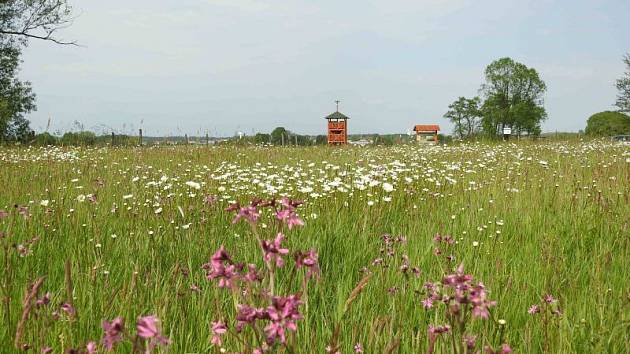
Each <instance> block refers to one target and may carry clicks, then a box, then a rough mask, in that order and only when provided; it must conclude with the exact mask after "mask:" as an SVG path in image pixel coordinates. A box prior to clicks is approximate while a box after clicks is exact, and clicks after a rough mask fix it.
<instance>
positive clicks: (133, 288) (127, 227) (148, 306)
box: [0, 141, 630, 353]
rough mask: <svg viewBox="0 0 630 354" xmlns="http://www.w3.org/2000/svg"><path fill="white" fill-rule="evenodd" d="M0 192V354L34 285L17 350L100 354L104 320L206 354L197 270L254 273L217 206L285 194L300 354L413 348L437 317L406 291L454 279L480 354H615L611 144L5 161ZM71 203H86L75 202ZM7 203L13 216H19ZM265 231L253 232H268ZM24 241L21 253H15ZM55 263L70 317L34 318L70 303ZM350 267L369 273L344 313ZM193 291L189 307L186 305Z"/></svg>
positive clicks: (77, 155) (623, 273)
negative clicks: (300, 253)
mask: <svg viewBox="0 0 630 354" xmlns="http://www.w3.org/2000/svg"><path fill="white" fill-rule="evenodd" d="M162 176H167V177H168V179H167V180H166V181H162V180H161V177H162ZM361 176H370V178H371V179H372V180H378V181H387V182H388V183H391V184H392V185H393V186H394V187H395V190H394V191H392V192H386V191H385V190H384V189H383V188H382V186H381V185H380V184H379V185H375V186H369V185H366V187H365V189H363V190H361V189H359V188H358V187H357V186H356V184H355V183H354V181H355V180H358V179H359V178H360V177H361ZM136 177H137V178H138V180H136V181H134V180H135V178H136ZM335 178H337V179H336V180H335ZM405 178H407V179H408V180H406V179H405ZM151 181H153V182H155V185H151V184H149V185H148V186H147V184H148V183H149V182H151ZM186 181H195V182H199V183H201V184H202V185H201V189H200V190H195V189H194V188H191V187H189V186H187V185H185V182H186ZM307 181H310V182H312V184H308V183H307ZM335 181H336V182H335ZM330 182H333V183H332V184H331V183H330ZM453 182H454V183H453ZM168 185H170V188H167V189H166V188H165V187H166V186H168ZM0 186H2V192H1V193H0V210H1V209H4V210H6V211H7V212H9V214H10V216H9V217H6V218H4V219H2V220H0V231H4V232H5V233H6V237H4V238H3V239H2V240H1V242H2V245H3V246H4V248H5V251H4V252H3V253H2V254H1V255H0V257H1V258H0V259H1V262H2V264H3V265H4V266H3V268H4V274H3V275H2V279H1V281H2V293H1V297H2V300H3V301H2V306H1V309H0V313H1V321H2V322H1V323H2V325H1V326H0V347H2V348H13V342H14V339H15V331H16V327H17V324H18V321H19V319H20V317H21V315H22V309H23V304H22V299H23V298H24V296H25V291H26V289H27V286H28V284H30V283H32V282H33V281H35V279H37V278H38V277H40V276H45V280H44V282H43V284H42V286H41V289H40V295H41V294H43V293H44V292H50V293H51V294H52V300H51V304H50V305H49V307H50V308H47V309H43V310H38V311H37V312H34V313H32V314H31V315H30V316H29V318H28V321H27V323H26V327H25V328H26V329H25V331H24V334H23V336H22V340H21V342H22V343H28V344H30V346H31V347H33V348H35V349H36V350H39V348H42V347H44V346H51V347H53V348H54V350H55V352H61V351H62V349H67V348H69V347H78V346H83V345H84V344H85V343H86V342H87V341H89V340H96V341H98V340H100V338H101V337H102V329H101V321H102V320H103V319H107V320H111V319H113V318H114V317H116V316H122V317H124V318H125V319H126V320H127V322H128V326H130V327H133V323H134V322H135V319H136V318H137V317H139V316H143V315H148V314H155V315H156V316H158V317H159V318H160V320H161V326H162V330H163V333H164V334H165V335H167V336H169V337H170V339H171V341H172V343H171V345H170V346H169V347H168V348H167V349H166V350H167V351H169V352H172V353H207V352H218V350H219V349H218V348H217V347H213V346H212V345H211V344H210V339H211V336H212V333H211V330H210V327H211V322H212V321H216V320H218V319H223V320H225V321H227V322H228V325H229V326H232V325H233V324H234V322H233V303H232V301H231V300H230V298H229V296H228V297H226V296H225V295H226V294H225V291H224V290H222V289H217V288H216V287H215V286H214V284H213V283H211V282H209V281H208V280H206V279H205V272H204V271H203V270H202V269H201V266H202V264H204V263H206V262H208V260H209V258H210V256H211V255H212V253H214V251H215V250H216V249H217V248H218V247H219V246H220V245H224V246H225V247H226V249H227V250H228V251H229V252H230V254H231V255H233V257H234V258H235V259H237V260H239V261H246V262H249V263H257V264H258V265H259V267H263V264H262V261H260V254H259V252H260V251H259V249H258V247H257V245H256V242H255V240H254V238H253V236H252V235H251V233H250V232H249V229H248V226H247V225H246V224H245V223H240V224H237V225H232V224H231V223H230V221H231V220H232V216H233V215H232V213H229V212H226V211H224V210H223V209H224V208H225V207H227V206H228V204H229V202H230V201H241V202H242V203H247V202H249V201H250V200H251V199H252V198H254V197H257V196H259V197H263V198H268V197H269V196H270V195H271V194H276V195H280V194H287V195H289V196H291V197H294V198H299V199H305V201H306V203H305V205H304V206H302V207H300V209H299V213H300V215H301V216H302V217H303V218H304V219H305V222H306V225H305V227H303V228H299V229H297V230H295V231H291V232H290V233H289V234H288V241H287V245H288V246H289V248H290V249H291V250H296V249H310V248H314V249H315V250H317V252H318V253H319V262H320V267H321V279H320V281H319V283H318V284H316V285H311V288H310V289H309V295H308V304H307V305H305V306H303V307H302V313H303V314H304V317H305V318H304V319H303V320H302V321H299V323H298V332H297V334H296V342H297V346H296V348H297V351H298V352H304V353H312V352H323V351H324V348H325V347H326V346H327V345H328V344H329V343H330V341H331V338H332V336H333V332H334V331H335V326H336V325H337V324H338V323H340V326H339V328H340V330H339V334H338V343H339V345H340V350H341V352H342V353H350V352H353V347H354V345H355V343H362V345H363V348H364V351H365V352H366V353H378V352H385V351H386V350H388V348H389V349H392V351H393V352H400V353H417V352H424V351H426V348H427V343H428V339H427V327H428V325H429V324H434V325H437V324H444V323H446V317H445V314H444V311H443V310H440V309H435V310H428V311H427V310H425V309H423V307H422V305H421V300H422V299H423V297H422V296H420V295H418V294H417V293H416V290H420V289H421V288H422V285H423V284H424V283H425V282H427V281H439V280H440V279H441V278H442V276H444V274H445V272H450V271H451V270H452V269H453V268H455V267H456V266H457V265H458V264H459V263H464V265H465V269H466V273H468V274H472V275H474V277H475V279H478V280H479V281H482V282H483V283H484V284H485V286H486V287H487V289H488V290H489V296H490V298H491V299H494V300H497V302H498V303H497V306H496V307H493V308H492V309H491V318H490V319H489V320H486V321H482V320H474V321H473V322H472V325H471V326H470V327H469V331H471V332H472V333H477V334H479V335H480V336H481V337H483V338H484V340H486V341H487V342H488V343H489V344H493V345H498V344H500V343H502V342H507V343H509V344H510V346H511V347H512V348H513V349H514V350H515V351H516V352H526V353H536V352H545V351H546V352H553V353H574V352H593V353H597V352H610V353H622V352H630V344H628V343H630V281H629V280H628V275H627V274H628V273H627V270H628V269H630V231H629V224H630V147H629V146H628V145H613V144H610V143H605V142H598V141H593V142H571V143H568V142H545V143H521V144H497V145H492V144H477V145H460V146H454V147H445V148H443V147H436V148H429V149H426V148H425V149H422V148H419V147H416V146H411V147H389V148H350V147H348V148H339V149H331V148H268V147H267V148H261V147H247V148H234V147H210V148H208V147H156V148H120V149H115V148H114V149H111V148H99V149H87V148H85V149H54V148H42V149H36V148H31V149H14V148H4V149H2V150H0ZM269 186H273V188H271V189H269ZM325 186H328V187H325ZM307 187H310V188H312V191H311V190H310V189H308V188H307ZM339 188H341V190H339ZM312 193H317V194H319V195H312ZM89 194H93V195H94V196H95V199H96V201H95V202H94V203H93V202H90V201H89V198H87V199H86V200H85V201H83V202H81V201H79V200H78V199H77V198H78V197H79V199H82V198H81V197H80V195H84V196H87V195H89ZM208 194H209V195H217V196H219V199H220V200H219V201H218V202H217V204H216V205H214V206H208V205H206V204H204V196H205V195H208ZM129 196H131V197H129ZM384 198H385V199H387V200H389V198H391V200H389V201H386V200H384ZM43 200H48V206H47V207H44V206H42V205H40V202H41V201H43ZM368 202H372V203H373V205H371V206H370V205H369V204H372V203H369V204H368ZM15 205H19V206H27V207H28V210H29V213H30V214H31V216H30V217H28V218H23V217H21V216H20V215H18V209H17V208H16V207H15ZM159 208H161V209H162V211H161V212H160V213H156V210H158V209H159ZM270 217H271V215H269V214H265V215H263V218H262V220H261V222H265V223H267V224H269V225H270V226H269V229H268V230H271V229H272V228H273V227H272V226H271V225H272V222H271V221H270ZM186 225H189V226H188V228H186ZM263 231H265V230H264V229H263ZM384 233H388V234H392V235H405V236H406V237H407V242H406V243H405V244H401V245H400V246H398V250H397V253H396V256H395V257H391V260H388V262H390V267H388V268H380V267H373V266H372V262H373V261H374V260H375V259H377V258H379V257H384V256H383V254H382V247H383V245H382V239H381V235H382V234H384ZM436 233H439V234H449V235H452V236H453V237H454V238H455V239H456V240H457V243H456V244H454V245H452V246H451V247H450V249H449V254H452V255H453V256H454V258H455V260H454V261H453V262H451V263H450V264H449V263H447V262H445V261H444V258H443V257H437V256H435V255H434V248H435V244H434V242H433V240H432V239H433V236H434V235H435V234H436ZM112 235H115V238H114V236H112ZM34 236H38V237H39V240H38V241H36V242H35V243H33V244H32V245H30V246H29V245H27V244H26V241H27V240H29V239H31V238H33V237H34ZM266 238H270V236H267V237H266ZM16 245H25V246H26V247H27V248H28V249H29V251H28V255H26V256H20V254H19V252H18V251H17V249H16V247H15V246H16ZM402 254H406V255H408V256H409V259H410V263H411V265H412V266H418V267H419V268H420V269H421V271H422V274H421V276H420V277H419V278H414V277H406V276H404V275H402V274H401V273H400V272H399V271H397V269H398V266H399V265H400V264H401V263H400V262H401V260H400V256H401V255H402ZM385 257H386V258H387V256H385ZM66 262H68V264H69V267H70V274H71V278H72V285H73V286H72V292H73V296H72V297H73V298H72V302H73V305H74V307H75V308H76V310H77V316H76V318H75V319H68V318H67V317H64V316H62V317H61V319H60V320H57V321H51V320H50V319H49V316H48V317H47V316H46V315H44V314H45V313H48V312H50V311H54V310H57V311H58V308H59V306H60V305H61V304H62V303H64V302H68V301H69V298H68V296H67V292H68V291H67V279H66V278H67V275H66V272H65V271H64V268H65V264H66ZM366 266H367V267H370V269H371V270H372V272H373V273H374V274H373V276H372V278H371V279H370V280H369V281H368V282H367V284H366V285H365V287H364V288H363V289H362V291H361V292H360V294H358V295H356V294H355V295H356V296H355V299H354V301H353V303H352V305H351V306H350V307H349V308H348V309H347V311H346V312H345V314H344V313H343V309H344V307H345V303H346V301H347V299H348V297H349V296H350V295H351V292H352V291H353V289H355V287H356V286H357V284H358V283H359V282H360V281H361V279H362V278H363V277H364V275H365V274H364V273H362V272H361V269H362V268H363V267H366ZM288 274H289V272H288V271H287V272H284V273H282V272H280V273H279V274H278V279H277V283H278V285H277V287H278V289H280V291H287V292H288V291H290V290H289V289H288V287H289V286H288V285H287V283H288V282H289V276H288ZM193 284H195V285H197V286H199V287H200V288H201V289H202V291H201V292H199V293H197V292H192V291H190V290H189V288H190V286H191V285H193ZM292 289H294V288H292ZM291 291H294V290H291ZM545 294H552V295H553V296H554V297H555V298H557V299H558V305H559V306H560V308H561V310H562V315H561V316H557V317H554V318H552V319H549V320H548V321H545V320H544V317H543V316H537V315H530V314H528V311H527V310H528V308H529V307H530V306H531V305H532V304H535V303H539V302H540V300H541V298H542V297H543V296H544V295H545ZM47 311H48V312H47ZM499 319H502V320H504V321H505V325H501V324H499ZM449 341H450V339H444V340H442V339H440V340H439V341H438V343H437V347H436V352H438V353H439V352H443V353H448V352H451V347H450V343H449ZM224 342H225V343H224V346H225V348H226V349H227V350H228V351H229V352H233V351H237V350H242V348H241V347H240V346H239V344H238V342H237V341H235V340H234V339H233V338H232V337H226V338H225V339H224ZM130 350H131V346H130V345H123V346H121V347H119V352H128V351H130Z"/></svg>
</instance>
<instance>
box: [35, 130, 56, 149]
mask: <svg viewBox="0 0 630 354" xmlns="http://www.w3.org/2000/svg"><path fill="white" fill-rule="evenodd" d="M35 144H37V145H41V146H48V145H57V138H56V137H55V136H54V135H52V134H50V133H48V132H44V133H41V134H37V135H36V136H35Z"/></svg>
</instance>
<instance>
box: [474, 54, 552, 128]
mask: <svg viewBox="0 0 630 354" xmlns="http://www.w3.org/2000/svg"><path fill="white" fill-rule="evenodd" d="M485 76H486V83H485V84H483V85H482V92H483V94H484V97H485V100H484V102H483V105H482V108H481V111H482V116H483V118H482V127H483V130H484V132H485V133H486V134H487V135H488V136H499V135H500V134H501V133H502V129H503V127H506V126H508V127H511V128H512V133H513V134H521V133H528V134H534V135H536V134H540V130H541V128H540V123H541V122H542V121H543V120H544V119H546V117H547V113H546V111H545V108H544V107H543V103H544V100H543V95H544V93H545V91H546V90H547V86H546V85H545V83H544V81H542V79H541V78H540V76H539V75H538V72H536V70H535V69H533V68H528V67H527V66H525V65H523V64H521V63H518V62H515V61H514V60H512V59H511V58H501V59H499V60H496V61H494V62H492V63H491V64H490V65H488V67H486V70H485Z"/></svg>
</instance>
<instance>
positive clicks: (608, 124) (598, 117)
mask: <svg viewBox="0 0 630 354" xmlns="http://www.w3.org/2000/svg"><path fill="white" fill-rule="evenodd" d="M585 132H586V134H587V135H591V136H611V135H620V134H630V116H628V115H626V114H623V113H620V112H610V111H606V112H600V113H595V114H593V115H592V116H591V117H590V118H589V119H588V121H587V122H586V129H585Z"/></svg>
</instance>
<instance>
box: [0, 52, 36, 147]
mask: <svg viewBox="0 0 630 354" xmlns="http://www.w3.org/2000/svg"><path fill="white" fill-rule="evenodd" d="M19 57H20V50H19V48H17V47H11V46H4V47H0V142H2V141H24V139H25V137H27V136H28V135H29V134H30V128H29V126H28V121H26V119H25V118H24V115H25V114H27V113H29V112H31V111H33V110H35V94H34V93H33V92H32V89H31V84H30V83H29V82H22V81H20V80H19V79H18V78H17V74H18V72H19V64H20V59H19Z"/></svg>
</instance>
